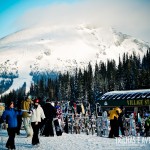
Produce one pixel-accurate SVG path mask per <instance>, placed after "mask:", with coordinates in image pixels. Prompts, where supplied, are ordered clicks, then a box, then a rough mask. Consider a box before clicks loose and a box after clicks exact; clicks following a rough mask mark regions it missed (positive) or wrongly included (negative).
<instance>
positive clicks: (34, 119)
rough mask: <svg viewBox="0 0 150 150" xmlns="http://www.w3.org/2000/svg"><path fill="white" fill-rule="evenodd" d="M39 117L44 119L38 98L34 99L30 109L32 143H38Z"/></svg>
mask: <svg viewBox="0 0 150 150" xmlns="http://www.w3.org/2000/svg"><path fill="white" fill-rule="evenodd" d="M41 119H45V114H44V111H43V109H42V107H41V106H40V104H39V99H35V100H34V108H33V110H32V111H31V126H32V129H33V137H32V145H33V146H34V145H38V144H40V142H39V137H38V135H39V128H40V122H41Z"/></svg>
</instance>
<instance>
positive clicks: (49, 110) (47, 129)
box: [41, 99, 56, 136]
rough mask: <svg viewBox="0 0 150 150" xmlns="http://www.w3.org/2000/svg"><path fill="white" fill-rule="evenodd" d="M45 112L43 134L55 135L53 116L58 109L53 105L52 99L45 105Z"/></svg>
mask: <svg viewBox="0 0 150 150" xmlns="http://www.w3.org/2000/svg"><path fill="white" fill-rule="evenodd" d="M43 110H44V114H45V117H46V119H45V120H44V125H43V127H42V130H43V131H42V133H41V134H42V135H45V136H54V130H53V118H54V117H55V116H56V109H55V107H54V106H52V105H51V103H50V100H49V99H47V100H46V104H45V105H44V106H43Z"/></svg>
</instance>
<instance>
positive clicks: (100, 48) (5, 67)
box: [0, 24, 149, 92]
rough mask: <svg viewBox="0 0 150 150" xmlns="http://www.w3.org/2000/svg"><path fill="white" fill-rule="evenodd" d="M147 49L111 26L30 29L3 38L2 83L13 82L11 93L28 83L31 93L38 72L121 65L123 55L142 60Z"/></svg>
mask: <svg viewBox="0 0 150 150" xmlns="http://www.w3.org/2000/svg"><path fill="white" fill-rule="evenodd" d="M148 47H149V45H148V44H147V43H145V42H143V41H140V40H137V39H135V38H133V37H131V36H128V35H125V34H123V33H121V32H117V31H116V30H115V29H113V28H111V27H105V28H104V27H97V26H93V25H84V24H82V25H78V26H60V25H58V26H47V27H34V28H33V27H32V28H27V29H24V30H21V31H18V32H16V33H13V34H11V35H9V36H7V37H5V38H2V39H0V81H1V82H0V84H1V83H2V81H4V80H6V79H7V80H8V79H11V82H12V84H11V86H10V88H9V90H8V91H7V92H10V90H12V89H16V88H19V87H21V86H22V85H23V83H24V82H26V84H27V87H28V89H27V90H29V86H30V83H31V81H32V74H34V73H35V72H62V73H64V72H66V71H70V72H72V71H73V70H74V69H75V68H76V67H80V68H84V67H86V66H87V64H88V63H89V62H91V64H93V65H94V64H95V62H96V61H97V62H100V61H103V62H106V61H107V59H114V60H116V62H118V57H119V55H120V56H122V54H123V53H129V54H132V53H133V52H135V53H136V54H138V55H140V56H141V57H142V56H143V55H144V54H145V52H146V51H147V49H148ZM3 83H5V82H3ZM1 85H2V84H1Z"/></svg>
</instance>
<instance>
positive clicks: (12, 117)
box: [2, 101, 22, 149]
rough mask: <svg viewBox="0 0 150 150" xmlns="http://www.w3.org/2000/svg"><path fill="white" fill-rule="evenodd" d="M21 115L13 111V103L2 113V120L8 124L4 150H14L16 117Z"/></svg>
mask: <svg viewBox="0 0 150 150" xmlns="http://www.w3.org/2000/svg"><path fill="white" fill-rule="evenodd" d="M18 115H22V112H21V111H20V112H18V111H16V110H15V109H14V102H12V101H11V102H10V103H9V105H8V109H6V110H5V111H4V112H3V115H2V120H7V123H8V128H7V132H8V136H9V138H8V140H7V143H6V148H8V149H16V147H15V134H16V131H17V116H18Z"/></svg>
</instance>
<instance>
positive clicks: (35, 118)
mask: <svg viewBox="0 0 150 150" xmlns="http://www.w3.org/2000/svg"><path fill="white" fill-rule="evenodd" d="M41 118H42V119H44V118H45V114H44V111H43V109H42V107H41V106H40V105H38V107H37V109H33V110H32V113H31V122H41Z"/></svg>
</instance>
